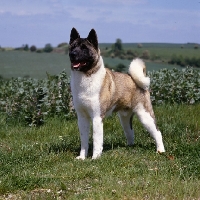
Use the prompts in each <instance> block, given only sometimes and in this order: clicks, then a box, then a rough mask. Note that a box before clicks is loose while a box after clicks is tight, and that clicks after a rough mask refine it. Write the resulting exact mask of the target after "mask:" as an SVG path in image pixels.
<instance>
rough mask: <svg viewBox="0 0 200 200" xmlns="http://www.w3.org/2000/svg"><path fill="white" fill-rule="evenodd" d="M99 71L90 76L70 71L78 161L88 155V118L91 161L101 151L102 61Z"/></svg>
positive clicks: (103, 72) (104, 73) (103, 74)
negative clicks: (77, 128) (91, 127)
mask: <svg viewBox="0 0 200 200" xmlns="http://www.w3.org/2000/svg"><path fill="white" fill-rule="evenodd" d="M100 59H101V63H102V65H101V67H100V69H99V70H98V71H97V72H96V73H94V74H91V75H90V76H86V75H85V74H84V73H83V72H80V71H71V90H72V94H73V103H74V107H75V109H76V111H77V113H78V122H79V125H80V126H79V129H80V135H81V152H80V156H79V157H78V159H85V157H86V156H87V153H88V135H89V128H88V125H87V127H84V126H85V123H87V124H88V121H89V120H90V118H91V119H92V123H93V144H94V145H93V146H94V151H93V157H92V158H93V159H95V158H97V157H99V156H100V155H101V153H102V150H103V124H102V122H101V121H100V120H102V119H101V117H100V116H101V111H100V99H99V98H100V91H101V86H102V84H103V81H104V77H105V75H106V69H105V68H104V64H103V60H102V58H100Z"/></svg>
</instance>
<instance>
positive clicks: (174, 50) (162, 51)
mask: <svg viewBox="0 0 200 200" xmlns="http://www.w3.org/2000/svg"><path fill="white" fill-rule="evenodd" d="M111 45H112V44H100V48H101V50H102V52H103V51H105V48H106V47H107V48H110V47H111ZM181 46H183V47H184V48H181ZM123 47H124V49H125V50H127V49H131V50H133V51H136V52H138V53H139V55H141V54H142V52H143V51H145V50H146V49H147V50H149V52H150V54H151V55H156V56H158V57H159V60H162V61H165V63H162V62H160V63H155V62H147V63H146V64H147V70H148V71H153V70H159V69H161V68H168V69H172V68H174V67H176V68H180V67H179V66H175V65H169V64H167V63H166V62H167V61H168V60H170V58H171V57H172V55H174V54H176V55H177V56H179V55H182V56H183V57H188V58H193V57H196V58H199V49H194V44H184V45H181V44H155V43H144V44H143V47H142V48H137V44H135V43H130V44H123ZM0 60H1V62H0V77H1V76H2V77H3V78H12V77H15V78H16V77H26V76H30V77H32V78H37V79H42V78H46V72H48V73H50V74H52V75H56V74H59V73H61V72H62V71H63V70H66V72H67V74H68V75H70V61H69V57H68V55H65V54H59V53H33V52H32V53H31V52H23V51H14V50H13V51H0ZM104 62H105V64H107V65H109V66H111V67H113V68H115V67H116V66H117V65H118V64H120V63H122V64H124V65H125V66H127V67H128V66H129V64H130V60H125V59H124V60H122V59H119V58H111V57H105V58H104Z"/></svg>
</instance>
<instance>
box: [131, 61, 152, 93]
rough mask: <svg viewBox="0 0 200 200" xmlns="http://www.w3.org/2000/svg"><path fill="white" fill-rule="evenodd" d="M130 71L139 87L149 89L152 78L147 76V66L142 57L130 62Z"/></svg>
mask: <svg viewBox="0 0 200 200" xmlns="http://www.w3.org/2000/svg"><path fill="white" fill-rule="evenodd" d="M128 72H129V74H130V75H131V77H132V78H133V79H134V81H135V82H136V84H137V85H138V86H139V87H141V88H143V89H144V90H148V89H149V85H150V78H149V77H146V66H145V64H144V62H143V61H142V60H141V59H139V58H136V59H134V60H133V61H132V62H131V64H130V67H129V70H128Z"/></svg>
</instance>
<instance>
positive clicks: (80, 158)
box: [76, 156, 85, 160]
mask: <svg viewBox="0 0 200 200" xmlns="http://www.w3.org/2000/svg"><path fill="white" fill-rule="evenodd" d="M76 159H77V160H85V156H77V157H76Z"/></svg>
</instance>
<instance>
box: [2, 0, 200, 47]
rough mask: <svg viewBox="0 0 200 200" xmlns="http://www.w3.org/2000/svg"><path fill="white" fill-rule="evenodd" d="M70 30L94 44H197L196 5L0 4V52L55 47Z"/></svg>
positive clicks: (141, 0)
mask: <svg viewBox="0 0 200 200" xmlns="http://www.w3.org/2000/svg"><path fill="white" fill-rule="evenodd" d="M73 27H75V28H76V29H77V30H78V32H79V33H80V35H81V37H83V38H86V37H87V35H88V33H89V31H90V30H91V29H92V28H94V29H95V30H96V32H97V36H98V40H99V42H100V43H114V42H115V41H116V39H117V38H119V39H121V40H122V43H129V42H130V43H145V42H156V43H188V42H190V43H200V0H34V1H33V0H0V46H1V47H21V46H22V45H23V44H28V45H29V46H31V45H35V46H36V47H44V46H45V45H46V44H48V43H50V44H51V45H52V46H54V47H55V46H57V45H58V44H60V43H62V42H67V43H68V42H69V36H70V32H71V29H72V28H73Z"/></svg>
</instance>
